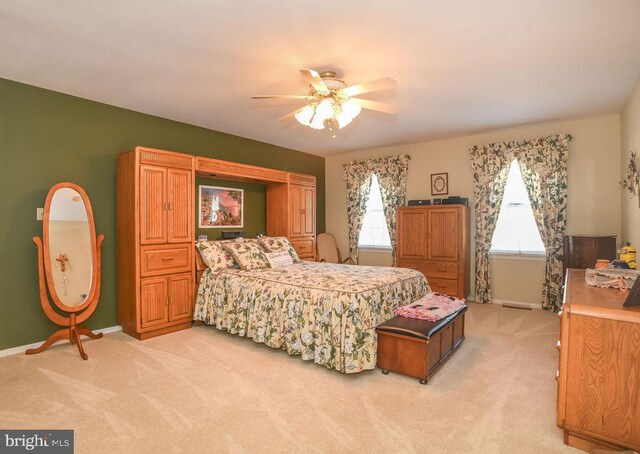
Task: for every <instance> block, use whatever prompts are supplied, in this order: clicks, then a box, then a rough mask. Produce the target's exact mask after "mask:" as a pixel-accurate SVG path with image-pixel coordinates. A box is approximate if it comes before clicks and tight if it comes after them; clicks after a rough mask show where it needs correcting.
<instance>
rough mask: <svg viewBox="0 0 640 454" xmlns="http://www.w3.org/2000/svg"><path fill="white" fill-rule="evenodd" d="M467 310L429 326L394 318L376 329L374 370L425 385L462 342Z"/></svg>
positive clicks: (429, 323) (402, 318)
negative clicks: (411, 379)
mask: <svg viewBox="0 0 640 454" xmlns="http://www.w3.org/2000/svg"><path fill="white" fill-rule="evenodd" d="M466 311H467V306H465V307H463V308H462V309H461V310H459V311H458V312H456V313H455V314H451V315H449V316H448V317H445V318H443V319H442V320H438V321H437V322H429V321H426V320H417V319H413V318H406V317H394V318H392V319H391V320H387V321H386V322H384V323H381V324H380V325H378V326H377V327H376V332H377V334H378V361H377V364H376V365H377V367H379V368H380V369H382V373H383V374H385V375H386V374H388V373H389V371H394V372H398V373H400V374H404V375H408V376H410V377H415V378H418V379H420V383H421V384H423V385H425V384H427V382H428V381H429V379H430V378H431V376H432V375H433V374H434V372H435V371H436V370H438V368H440V366H442V364H444V362H445V361H446V360H447V359H448V358H449V357H450V356H451V354H452V353H453V352H454V351H455V350H456V349H457V348H458V347H459V346H460V344H462V341H463V340H464V316H465V312H466Z"/></svg>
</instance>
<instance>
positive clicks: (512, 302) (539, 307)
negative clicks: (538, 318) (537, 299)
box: [491, 298, 542, 309]
mask: <svg viewBox="0 0 640 454" xmlns="http://www.w3.org/2000/svg"><path fill="white" fill-rule="evenodd" d="M491 304H500V305H501V306H503V305H504V304H516V305H518V306H526V307H530V308H531V309H542V303H540V304H535V303H525V302H524V301H511V300H501V299H496V298H494V299H492V300H491Z"/></svg>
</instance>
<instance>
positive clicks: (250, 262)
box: [224, 240, 270, 270]
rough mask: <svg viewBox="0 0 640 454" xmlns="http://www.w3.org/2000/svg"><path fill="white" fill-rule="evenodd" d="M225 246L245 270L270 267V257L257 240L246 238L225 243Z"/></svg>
mask: <svg viewBox="0 0 640 454" xmlns="http://www.w3.org/2000/svg"><path fill="white" fill-rule="evenodd" d="M224 248H225V249H226V250H227V251H228V252H229V253H230V254H231V255H232V256H233V258H234V259H235V261H236V262H237V263H238V265H240V268H242V269H243V270H255V269H259V268H269V266H270V265H269V259H268V258H267V256H266V255H265V253H264V251H263V250H262V248H261V247H260V243H258V241H257V240H244V241H239V242H231V243H228V244H225V246H224Z"/></svg>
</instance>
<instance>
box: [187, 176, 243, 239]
mask: <svg viewBox="0 0 640 454" xmlns="http://www.w3.org/2000/svg"><path fill="white" fill-rule="evenodd" d="M198 206H199V207H200V211H199V213H200V214H199V216H198V227H199V228H201V229H208V228H218V227H224V228H227V227H244V225H243V223H244V190H243V189H236V188H221V187H218V186H199V197H198Z"/></svg>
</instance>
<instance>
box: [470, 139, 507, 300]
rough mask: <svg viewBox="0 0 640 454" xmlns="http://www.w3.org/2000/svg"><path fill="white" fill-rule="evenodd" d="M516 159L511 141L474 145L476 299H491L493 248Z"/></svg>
mask: <svg viewBox="0 0 640 454" xmlns="http://www.w3.org/2000/svg"><path fill="white" fill-rule="evenodd" d="M511 161H513V150H512V149H511V147H510V146H509V144H508V143H493V144H490V145H482V146H474V147H472V148H471V167H472V168H473V195H474V198H475V202H476V235H475V240H476V292H475V293H476V301H477V302H479V303H488V302H490V301H491V281H490V279H489V249H491V240H492V239H493V232H494V231H495V229H496V223H497V222H498V215H499V214H500V206H501V205H502V197H503V196H504V187H505V186H506V184H507V177H508V176H509V166H510V165H511Z"/></svg>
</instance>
